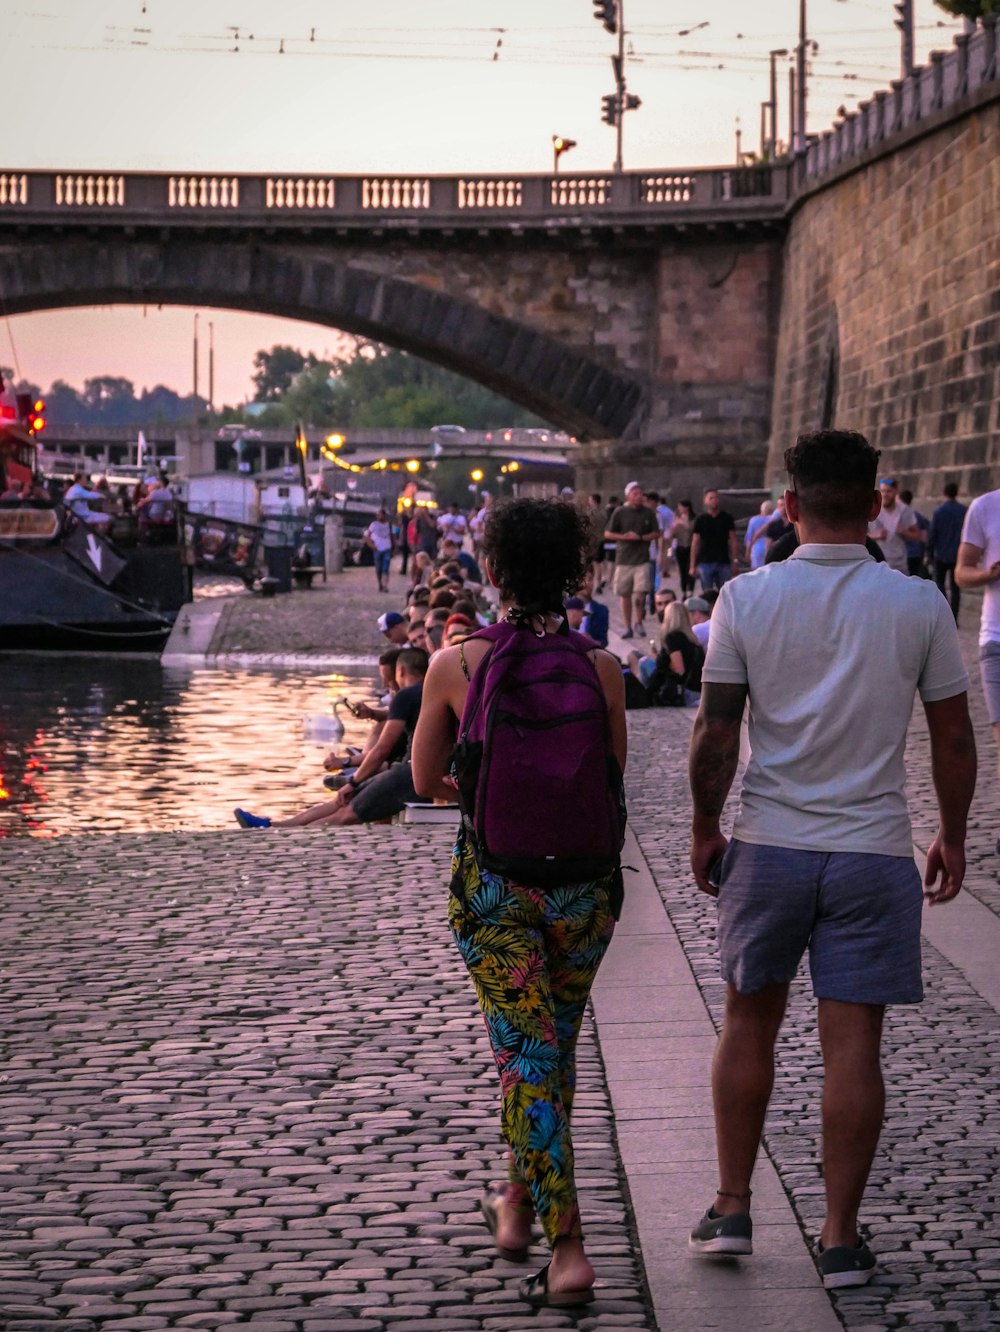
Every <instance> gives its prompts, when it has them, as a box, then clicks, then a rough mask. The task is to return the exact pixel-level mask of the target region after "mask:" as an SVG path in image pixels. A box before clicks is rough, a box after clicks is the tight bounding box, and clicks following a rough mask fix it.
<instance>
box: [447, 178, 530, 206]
mask: <svg viewBox="0 0 1000 1332" xmlns="http://www.w3.org/2000/svg"><path fill="white" fill-rule="evenodd" d="M523 203H524V191H523V188H522V183H521V181H520V180H495V179H494V178H493V177H492V176H489V177H487V178H486V179H485V180H460V181H459V182H458V207H459V208H463V209H465V208H520V207H522V205H523Z"/></svg>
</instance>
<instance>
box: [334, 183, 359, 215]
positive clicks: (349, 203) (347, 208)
mask: <svg viewBox="0 0 1000 1332" xmlns="http://www.w3.org/2000/svg"><path fill="white" fill-rule="evenodd" d="M361 211H362V210H361V177H360V176H338V177H337V181H336V202H335V204H334V209H333V216H334V217H338V216H342V217H358V216H359V215H360V213H361Z"/></svg>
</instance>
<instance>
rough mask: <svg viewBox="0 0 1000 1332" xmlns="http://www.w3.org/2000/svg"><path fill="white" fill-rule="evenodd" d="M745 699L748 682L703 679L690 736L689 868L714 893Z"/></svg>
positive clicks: (722, 851) (711, 893) (724, 848)
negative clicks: (691, 810) (721, 821)
mask: <svg viewBox="0 0 1000 1332" xmlns="http://www.w3.org/2000/svg"><path fill="white" fill-rule="evenodd" d="M746 700H747V687H746V685H745V684H739V685H736V684H703V685H702V688H701V707H700V708H699V709H698V716H697V719H696V720H695V724H694V733H693V734H692V736H691V754H690V759H689V765H688V767H689V772H690V779H691V798H692V801H693V804H694V817H693V819H692V824H691V831H692V841H691V868H692V869H693V870H694V877H695V882H696V883H697V885H698V887H699V888H700V889H701V891H702V892H703V893H709V894H710V895H712V896H713V897H714V896H715V894H716V893H717V891H718V889H717V887H716V886H715V883H714V882H711V881H710V871H711V870H712V868H713V866H714V865H715V864H716V862H717V861H718V860H719V859H720V858H721V857H722V855H723V854H724V852H725V850H726V846H727V845H728V843H727V841H726V838H725V837H723V835H722V833H721V832H720V831H719V815H720V814H721V813H722V808H723V806H724V805H725V803H726V797H727V796H728V795H729V788H730V787H731V786H732V784H733V778H734V777H735V776H736V769H737V766H738V765H739V761H740V723H741V722H742V720H743V708H744V706H745V704H746ZM713 877H714V876H713Z"/></svg>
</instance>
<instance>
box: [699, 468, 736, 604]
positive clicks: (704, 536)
mask: <svg viewBox="0 0 1000 1332" xmlns="http://www.w3.org/2000/svg"><path fill="white" fill-rule="evenodd" d="M704 499H705V509H704V512H703V513H699V515H698V517H697V518H696V519H695V520H694V536H693V537H692V538H691V568H692V569H697V570H698V577H699V578H700V579H701V590H702V591H703V592H707V591H708V589H709V588H710V587H722V585H723V583H725V582H727V581H728V579H729V578H730V577H731V576H732V575H734V574H738V573H739V571H740V541H739V537H738V536H737V535H736V521H735V519H734V518H733V515H732V514H731V513H726V511H725V509H721V508H720V507H719V492H718V491H717V490H706V491H705V497H704Z"/></svg>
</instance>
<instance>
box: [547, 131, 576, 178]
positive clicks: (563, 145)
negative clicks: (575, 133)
mask: <svg viewBox="0 0 1000 1332" xmlns="http://www.w3.org/2000/svg"><path fill="white" fill-rule="evenodd" d="M575 147H576V139H566V138H563V136H562V135H561V134H553V136H552V170H553V171H558V170H559V159H560V157H562V155H563V153H568V152H569V150H570V149H571V148H575Z"/></svg>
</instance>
